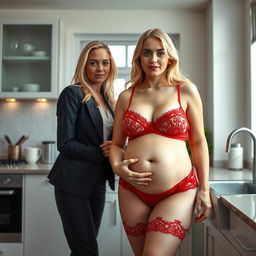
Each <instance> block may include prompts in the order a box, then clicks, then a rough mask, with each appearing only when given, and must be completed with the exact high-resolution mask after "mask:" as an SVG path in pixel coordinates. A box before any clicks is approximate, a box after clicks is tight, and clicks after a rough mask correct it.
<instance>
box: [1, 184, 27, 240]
mask: <svg viewBox="0 0 256 256" xmlns="http://www.w3.org/2000/svg"><path fill="white" fill-rule="evenodd" d="M21 215H22V189H21V188H12V187H8V188H6V187H4V188H1V187H0V242H21V225H22V217H21Z"/></svg>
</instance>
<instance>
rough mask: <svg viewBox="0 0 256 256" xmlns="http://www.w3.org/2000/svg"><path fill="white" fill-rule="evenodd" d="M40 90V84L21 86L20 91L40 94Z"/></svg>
mask: <svg viewBox="0 0 256 256" xmlns="http://www.w3.org/2000/svg"><path fill="white" fill-rule="evenodd" d="M39 90H40V85H39V84H33V83H29V84H23V85H21V86H20V91H23V92H38V91H39Z"/></svg>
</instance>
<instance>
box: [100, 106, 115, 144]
mask: <svg viewBox="0 0 256 256" xmlns="http://www.w3.org/2000/svg"><path fill="white" fill-rule="evenodd" d="M99 110H100V114H101V117H102V120H103V139H104V141H106V140H108V137H109V135H110V134H111V132H112V129H113V121H114V119H113V116H112V114H111V113H110V111H109V109H107V112H105V111H104V109H103V108H102V107H99Z"/></svg>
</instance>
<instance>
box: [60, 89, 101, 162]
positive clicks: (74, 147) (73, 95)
mask: <svg viewBox="0 0 256 256" xmlns="http://www.w3.org/2000/svg"><path fill="white" fill-rule="evenodd" d="M81 101H82V93H81V90H80V88H79V87H76V86H68V87H66V88H65V89H64V90H63V91H62V93H61V94H60V97H59V99H58V103H57V147H58V150H59V151H60V153H62V154H64V155H65V156H67V157H71V158H73V159H78V160H83V161H90V162H99V161H102V160H103V158H104V155H103V153H102V151H101V149H100V148H99V147H98V146H95V145H86V144H84V143H82V142H80V141H78V140H77V139H76V123H77V118H78V114H79V109H80V107H81V104H82V103H81Z"/></svg>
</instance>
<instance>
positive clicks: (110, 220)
mask: <svg viewBox="0 0 256 256" xmlns="http://www.w3.org/2000/svg"><path fill="white" fill-rule="evenodd" d="M97 240H98V246H99V255H104V256H113V255H122V252H121V250H122V247H121V246H122V226H121V218H120V215H119V208H118V198H117V193H106V202H105V208H104V212H103V216H102V222H101V225H100V230H99V235H98V239H97ZM122 256H123V255H122Z"/></svg>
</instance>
